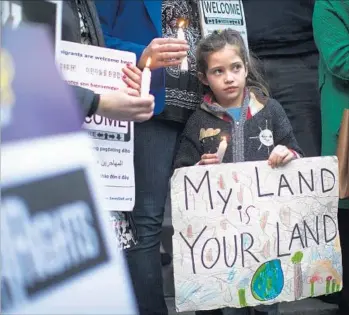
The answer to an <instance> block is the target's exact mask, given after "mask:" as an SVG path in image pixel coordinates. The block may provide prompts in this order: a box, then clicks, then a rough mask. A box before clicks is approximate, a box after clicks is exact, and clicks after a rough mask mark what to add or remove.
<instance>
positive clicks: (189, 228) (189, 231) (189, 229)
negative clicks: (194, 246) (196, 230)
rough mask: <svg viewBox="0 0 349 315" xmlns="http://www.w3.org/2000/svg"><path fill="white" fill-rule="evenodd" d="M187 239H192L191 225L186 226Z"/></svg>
mask: <svg viewBox="0 0 349 315" xmlns="http://www.w3.org/2000/svg"><path fill="white" fill-rule="evenodd" d="M187 237H188V238H192V237H193V227H192V225H191V224H189V225H188V227H187Z"/></svg>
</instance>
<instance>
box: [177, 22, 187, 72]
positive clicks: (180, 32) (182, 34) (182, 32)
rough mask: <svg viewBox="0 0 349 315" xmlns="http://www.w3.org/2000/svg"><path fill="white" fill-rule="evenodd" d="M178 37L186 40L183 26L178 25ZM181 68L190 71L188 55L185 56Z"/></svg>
mask: <svg viewBox="0 0 349 315" xmlns="http://www.w3.org/2000/svg"><path fill="white" fill-rule="evenodd" d="M177 38H178V39H182V40H185V34H184V30H183V28H182V27H181V26H179V27H178V33H177ZM180 69H181V71H188V57H185V58H183V60H182V63H181V67H180Z"/></svg>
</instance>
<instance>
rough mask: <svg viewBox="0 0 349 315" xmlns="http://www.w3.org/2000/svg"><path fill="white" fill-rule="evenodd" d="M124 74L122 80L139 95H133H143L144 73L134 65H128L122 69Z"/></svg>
mask: <svg viewBox="0 0 349 315" xmlns="http://www.w3.org/2000/svg"><path fill="white" fill-rule="evenodd" d="M122 72H123V73H124V76H123V77H122V80H123V81H124V82H125V83H126V84H127V87H128V88H130V89H132V90H135V91H136V92H138V95H135V93H132V94H131V95H133V96H139V95H140V93H141V84H142V71H141V70H139V69H138V68H137V67H136V66H133V65H132V64H127V66H126V67H125V68H123V69H122ZM136 94H137V93H136Z"/></svg>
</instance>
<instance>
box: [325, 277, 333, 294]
mask: <svg viewBox="0 0 349 315" xmlns="http://www.w3.org/2000/svg"><path fill="white" fill-rule="evenodd" d="M331 280H332V276H328V277H327V278H326V294H330V286H331Z"/></svg>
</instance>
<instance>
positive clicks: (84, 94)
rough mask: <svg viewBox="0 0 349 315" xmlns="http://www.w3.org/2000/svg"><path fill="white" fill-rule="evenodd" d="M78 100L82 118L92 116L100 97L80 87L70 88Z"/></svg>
mask: <svg viewBox="0 0 349 315" xmlns="http://www.w3.org/2000/svg"><path fill="white" fill-rule="evenodd" d="M71 87H72V88H73V91H74V93H75V96H76V98H77V100H78V103H79V107H80V110H81V111H82V114H83V115H84V117H86V116H87V117H90V116H92V115H93V114H94V113H95V112H96V111H97V108H98V104H99V98H100V95H99V94H96V93H95V92H93V91H91V90H89V89H85V88H82V87H80V86H71Z"/></svg>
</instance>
